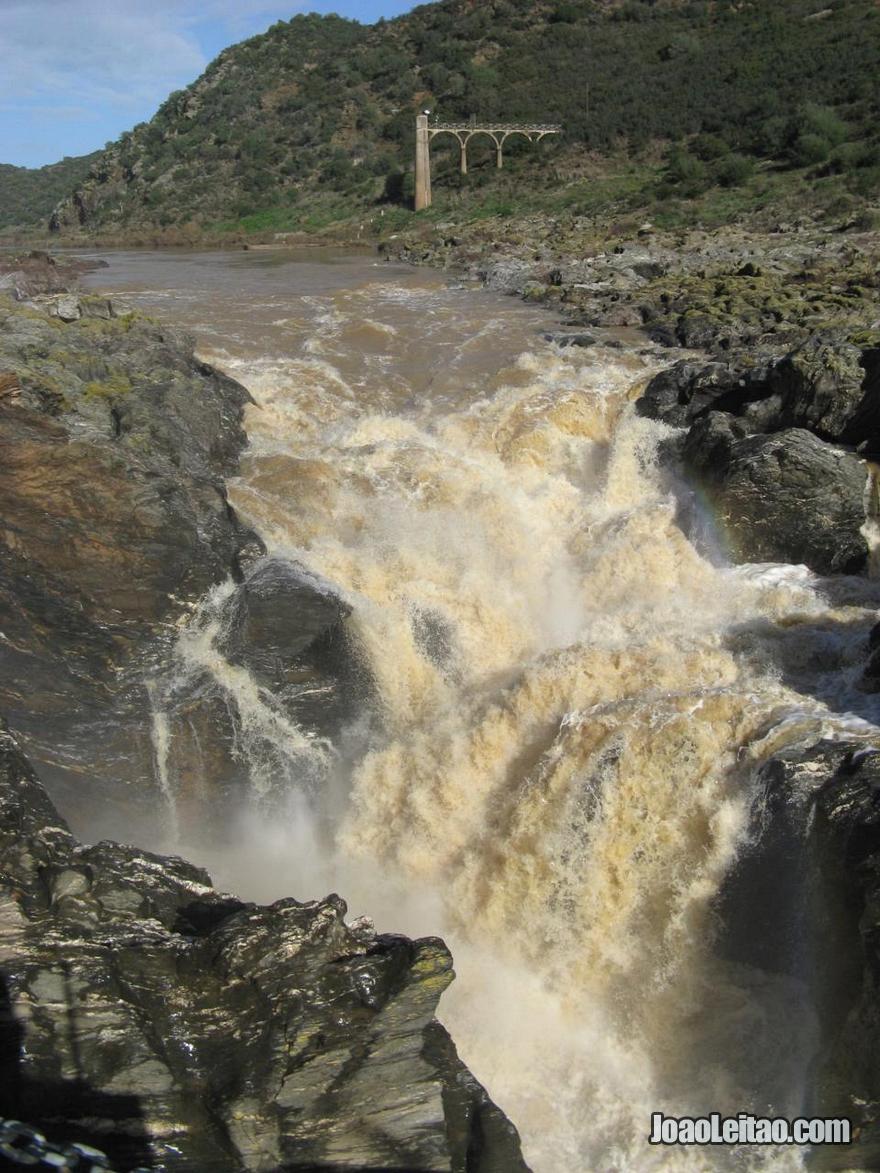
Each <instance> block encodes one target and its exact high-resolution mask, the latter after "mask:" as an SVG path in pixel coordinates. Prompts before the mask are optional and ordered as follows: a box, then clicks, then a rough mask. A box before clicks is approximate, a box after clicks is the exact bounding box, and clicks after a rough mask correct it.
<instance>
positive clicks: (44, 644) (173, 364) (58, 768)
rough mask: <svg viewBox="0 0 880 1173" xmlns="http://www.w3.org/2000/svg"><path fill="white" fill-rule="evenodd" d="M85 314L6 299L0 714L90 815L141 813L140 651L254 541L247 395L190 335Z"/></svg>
mask: <svg viewBox="0 0 880 1173" xmlns="http://www.w3.org/2000/svg"><path fill="white" fill-rule="evenodd" d="M93 303H94V306H95V308H97V309H99V310H100V309H101V308H102V307H106V305H107V303H106V300H105V299H101V298H95V299H91V298H88V297H85V296H82V297H80V298H78V305H79V306H80V307H81V313H80V316H79V317H76V318H72V319H71V320H65V317H59V316H57V315H53V314H52V313H51V310H50V309H47V308H38V307H37V306H35V305H33V304H32V305H16V304H15V303H14V302H12V301H11V300H10V299H3V298H0V369H2V370H3V372H4V377H5V380H6V382H7V385H12V383H11V381H12V380H14V384H15V394H14V395H12V394H11V395H8V396H0V517H2V525H0V610H2V617H3V618H2V625H0V629H2V631H3V639H2V641H0V711H3V712H5V713H6V715H7V717H8V719H9V721H10V723H11V725H12V726H13V728H14V729H16V730H17V731H18V732H19V733H20V734H21V735H22V736H24V738H25V740H26V744H27V748H28V752H29V753H30V754H31V755H32V757H33V759H34V760H35V761H36V762H37V763H38V764H39V766H40V769H41V770H42V771H43V776H44V779H45V780H46V782H47V783H48V784H49V785H50V786H51V787H52V789H53V793H54V795H55V797H56V798H57V799H58V800H59V801H61V802H62V803H63V805H65V807H66V808H68V809H77V810H78V811H81V812H82V813H83V817H84V818H85V817H86V813H85V804H86V803H94V804H95V805H96V806H97V808H98V809H99V810H104V811H108V810H109V809H111V808H112V807H113V806H114V804H115V803H119V802H123V803H127V802H130V801H131V799H132V798H135V800H136V801H142V802H143V803H144V805H145V806H147V807H148V806H149V804H150V802H151V797H150V796H151V793H152V790H153V787H154V782H153V777H154V768H153V750H152V747H151V744H150V716H149V712H148V709H149V705H148V697H147V695H146V692H145V690H144V687H143V684H142V668H143V661H144V660H146V661H147V663H149V662H150V657H151V655H153V654H154V653H151V652H149V651H148V650H147V649H148V648H149V647H152V648H157V647H158V644H159V643H161V642H162V640H165V642H166V643H167V642H169V641H170V640H171V639H172V638H173V632H174V629H173V624H174V623H175V621H176V620H177V619H179V618H180V617H181V615H182V614H184V613H185V610H186V608H187V607H188V605H190V604H191V603H192V602H193V601H195V600H196V599H198V598H199V597H200V596H201V595H202V594H203V593H204V592H205V591H206V590H207V589H208V588H209V587H210V586H212V585H213V584H214V583H217V582H219V581H222V580H223V579H225V578H226V577H227V576H229V575H233V576H236V575H237V576H239V577H240V568H239V557H240V555H241V553H242V552H243V551H244V550H245V549H246V548H247V547H248V545H249V544H251V545H252V544H253V542H254V541H255V540H257V539H255V536H254V535H253V534H252V533H251V532H250V531H248V530H247V529H246V528H245V527H244V526H243V525H242V524H241V523H240V522H239V520H238V518H237V517H236V515H235V513H234V511H233V510H232V508H231V506H230V504H229V502H228V500H227V497H226V490H225V485H224V477H225V476H226V475H229V474H230V473H232V472H234V471H235V470H236V468H237V462H238V454H239V452H240V450H241V448H242V447H243V445H244V443H245V434H244V430H243V427H242V417H243V412H244V407H245V404H246V403H247V402H248V401H249V396H248V393H247V392H246V391H245V390H244V388H243V387H241V386H239V385H238V384H236V383H234V382H233V381H232V380H231V379H227V378H226V377H225V376H222V375H220V374H218V373H217V372H215V371H213V370H212V369H211V368H209V367H207V366H205V365H204V364H202V363H200V362H199V361H198V360H197V359H196V358H195V357H194V356H193V349H192V342H191V340H189V339H188V338H187V337H186V336H185V335H182V334H180V333H178V332H177V331H174V330H169V329H166V328H163V327H160V326H158V325H156V324H155V323H152V322H150V321H148V320H146V319H143V318H139V317H136V316H134V315H121V316H115V315H114V316H112V317H108V316H104V315H103V313H99V314H97V315H92V314H91V313H90V310H91V308H93ZM66 317H70V315H66ZM155 654H158V652H156V653H155ZM83 776H87V777H88V778H89V794H88V795H84V794H82V793H81V789H82V787H81V782H82V778H83ZM126 783H128V784H129V787H130V789H129V791H128V793H127V794H125V793H123V791H124V790H126V789H127V788H126V786H125V784H126Z"/></svg>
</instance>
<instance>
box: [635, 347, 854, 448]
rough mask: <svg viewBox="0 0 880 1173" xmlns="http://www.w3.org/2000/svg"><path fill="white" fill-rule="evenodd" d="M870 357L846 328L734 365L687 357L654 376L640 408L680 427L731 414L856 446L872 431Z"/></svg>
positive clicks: (754, 426) (758, 427)
mask: <svg viewBox="0 0 880 1173" xmlns="http://www.w3.org/2000/svg"><path fill="white" fill-rule="evenodd" d="M866 354H867V352H865V353H864V354H863V352H862V351H860V350H859V348H858V347H857V346H854V345H853V344H852V343H851V342H848V341H847V340H846V338H845V337H842V336H841V335H840V334H839V333H837V332H834V331H824V332H820V333H817V334H814V335H812V336H810V337H809V338H807V339H806V341H805V342H803V343H802V344H801V345H800V346H798V347H797V348H796V349H795V350H792V351H790V352H789V353H788V354H785V355H783V356H782V357H781V358H780V357H775V358H773V357H770V356H766V357H764V356H762V355H761V354H760V353H753V354H750V355H748V356H747V357H746V356H741V357H739V358H738V359H735V360H731V361H728V362H717V361H714V362H693V361H687V360H684V361H680V362H677V363H675V364H674V365H673V366H672V367H670V368H669V369H668V370H665V371H661V372H660V374H659V375H656V376H655V377H654V378H653V379H652V380H651V381H650V383H649V384H648V386H647V387H646V389H645V392H644V394H643V395H642V397H641V398H640V399H639V401H638V404H637V411H638V413H639V414H640V415H644V416H647V417H648V418H649V419H659V420H663V422H664V423H668V424H672V425H673V426H674V427H686V426H688V425H690V424H692V423H693V422H694V421H695V420H698V419H700V418H701V417H702V416H704V415H705V414H706V413H707V412H709V411H726V412H730V413H732V414H733V415H737V416H740V417H742V418H743V419H745V420H746V421H747V422H748V423H749V425H750V427H751V430H752V431H762V432H775V431H780V430H782V429H783V428H805V429H806V430H807V431H810V432H813V433H815V434H816V435H817V436H819V438H820V439H823V440H830V441H835V442H837V441H839V442H845V443H848V444H857V443H859V441H860V440H862V439H864V438H865V431H866V429H865V427H864V425H862V424H860V422H859V421H860V415H863V412H864V406H863V405H864V401H865V399H866V398H867V396H868V388H867V377H866V371H865V367H864V365H863V364H864V363H865V362H866V361H867V360H866V357H865V356H866ZM871 399H873V396H871Z"/></svg>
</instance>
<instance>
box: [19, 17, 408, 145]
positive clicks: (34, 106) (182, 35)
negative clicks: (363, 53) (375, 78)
mask: <svg viewBox="0 0 880 1173" xmlns="http://www.w3.org/2000/svg"><path fill="white" fill-rule="evenodd" d="M413 7H415V3H414V0H302V2H300V0H288V2H287V3H282V4H279V3H277V0H201V2H200V3H199V2H197V0H0V61H2V62H3V81H4V85H3V88H2V91H0V163H15V164H16V165H18V166H20V167H41V166H42V165H43V164H44V163H55V162H57V160H59V159H61V158H63V157H64V156H65V155H85V154H88V152H89V151H94V150H97V149H98V148H99V147H103V146H104V144H105V143H106V142H108V141H110V140H111V139H115V138H116V137H117V136H118V135H119V134H121V133H122V131H124V130H128V129H130V128H131V127H132V126H134V125H135V124H136V123H138V122H143V121H144V120H145V119H147V118H150V117H151V116H152V115H153V114H154V113H155V112H156V109H157V107H158V106H159V105H160V103H161V102H162V101H163V100H164V99H165V98H166V97H167V96H168V94H169V93H170V92H171V91H172V90H176V89H180V88H181V86H185V85H187V84H188V83H189V82H191V81H194V80H195V78H196V77H198V75H199V74H200V73H201V72H202V70H203V69H204V68H205V66H206V65H207V64H208V62H209V61H210V60H211V59H212V58H213V57H216V55H217V54H218V53H219V52H220V50H221V49H223V48H225V47H226V46H227V45H231V44H233V43H234V42H236V41H240V40H243V39H244V38H245V37H251V36H253V35H254V34H255V33H260V32H263V31H264V30H265V29H267V28H268V27H269V25H270V24H274V23H275V21H277V20H289V19H290V18H291V17H292V16H294V15H295V14H296V13H297V12H322V13H325V12H338V13H339V14H340V15H341V16H347V17H350V18H353V19H355V20H359V21H361V22H363V23H369V22H372V21H374V20H378V19H379V17H381V16H384V17H392V16H399V15H400V13H402V12H407V11H409V9H411V8H413Z"/></svg>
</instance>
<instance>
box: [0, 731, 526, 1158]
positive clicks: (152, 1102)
mask: <svg viewBox="0 0 880 1173" xmlns="http://www.w3.org/2000/svg"><path fill="white" fill-rule="evenodd" d="M0 929H2V932H0V941H2V944H0V1073H2V1076H3V1079H2V1082H0V1115H4V1116H7V1117H10V1116H12V1117H15V1118H17V1119H20V1120H24V1121H26V1122H27V1123H29V1124H31V1125H33V1126H36V1127H37V1128H38V1129H39V1130H40V1131H41V1132H42V1133H43V1134H44V1135H45V1136H47V1137H48V1139H49V1140H50V1141H51V1142H53V1143H55V1144H61V1143H66V1142H72V1141H78V1142H85V1143H89V1144H92V1145H95V1146H96V1147H98V1148H100V1149H101V1150H102V1151H104V1152H105V1153H107V1155H108V1156H109V1157H110V1159H111V1161H112V1162H113V1164H114V1167H117V1168H126V1169H128V1168H131V1167H132V1166H134V1165H136V1164H137V1165H141V1166H148V1167H150V1168H153V1167H161V1168H162V1169H165V1170H167V1171H168V1173H251V1171H252V1173H267V1171H269V1170H277V1169H281V1168H284V1169H289V1170H295V1169H303V1170H306V1169H318V1168H320V1169H337V1170H358V1171H359V1173H368V1171H369V1170H375V1171H376V1173H379V1171H380V1170H382V1171H387V1170H390V1169H401V1170H402V1169H406V1170H410V1171H412V1173H528V1170H527V1167H526V1165H525V1163H524V1161H523V1159H522V1156H521V1153H520V1147H519V1140H518V1137H517V1134H516V1130H515V1128H514V1127H513V1125H512V1124H511V1123H510V1122H509V1121H508V1120H507V1119H506V1117H505V1116H504V1115H503V1114H502V1113H501V1111H500V1110H499V1109H498V1108H497V1107H496V1106H495V1105H494V1104H493V1103H492V1101H491V1100H490V1099H489V1097H488V1095H487V1094H486V1092H485V1090H484V1089H483V1088H482V1086H481V1085H480V1084H479V1083H478V1082H477V1080H476V1079H475V1078H474V1077H473V1075H472V1074H471V1073H470V1072H469V1071H468V1070H467V1068H466V1067H465V1066H464V1065H463V1064H462V1062H461V1061H460V1060H459V1058H458V1056H457V1054H456V1051H455V1047H454V1044H453V1043H452V1040H451V1039H450V1038H449V1035H448V1034H447V1033H446V1031H445V1030H444V1029H443V1027H442V1026H441V1025H440V1024H439V1023H438V1022H437V1020H436V1018H435V1011H436V1008H437V1003H438V1000H439V998H440V995H441V993H442V992H443V990H444V989H445V988H446V987H447V986H448V985H449V983H450V982H451V981H452V978H453V972H452V959H451V957H450V955H449V951H448V950H447V949H446V947H445V945H444V944H443V942H442V941H441V940H439V939H437V938H425V939H422V940H417V941H411V940H409V939H407V938H405V937H400V936H391V935H383V934H377V933H376V932H375V931H374V930H373V927H372V925H371V924H370V923H369V922H367V921H364V920H360V921H356V922H354V923H352V924H349V923H347V922H346V906H345V903H344V902H343V901H342V900H341V899H340V898H339V897H338V896H335V895H332V896H329V897H327V899H325V900H315V901H311V902H309V903H305V904H303V903H299V902H298V901H296V900H293V899H283V900H279V901H277V902H276V903H275V904H272V905H271V906H269V907H259V906H257V905H254V904H249V903H246V902H244V901H242V900H239V899H236V898H235V897H232V896H229V895H224V894H222V893H219V892H217V891H215V890H214V889H213V887H212V886H211V881H210V878H209V876H208V875H207V874H206V873H205V872H204V871H203V870H201V869H200V868H197V867H193V866H192V865H191V864H188V863H186V862H184V861H183V860H181V859H174V858H163V857H161V856H157V855H152V854H150V853H148V852H144V851H139V850H138V849H136V848H133V847H125V846H121V845H119V844H116V843H110V842H102V843H98V844H97V845H95V846H92V847H83V846H81V845H80V844H78V843H77V842H76V840H75V839H74V838H73V836H72V835H71V834H70V832H69V831H68V829H67V827H66V826H65V824H64V822H63V820H62V819H61V818H60V816H59V815H58V813H57V812H56V811H55V809H54V808H53V806H52V804H51V803H50V802H49V800H48V798H47V796H46V794H45V792H44V790H43V788H42V787H41V786H40V784H39V782H38V781H37V779H36V777H35V775H34V773H33V771H32V770H31V769H30V767H29V765H28V763H27V761H26V760H25V759H24V757H23V756H22V754H21V752H20V750H19V748H18V746H17V744H16V743H15V741H14V739H13V738H12V737H11V736H10V734H9V733H8V731H7V730H6V729H5V727H2V726H0Z"/></svg>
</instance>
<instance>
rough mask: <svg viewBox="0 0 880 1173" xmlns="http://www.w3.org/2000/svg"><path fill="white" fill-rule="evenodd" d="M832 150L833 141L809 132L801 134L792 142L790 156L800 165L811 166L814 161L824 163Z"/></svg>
mask: <svg viewBox="0 0 880 1173" xmlns="http://www.w3.org/2000/svg"><path fill="white" fill-rule="evenodd" d="M830 150H831V143H830V142H829V141H828V139H827V138H822V136H821V135H818V134H812V133H810V132H807V133H805V134H799V135H798V137H797V138H796V139H795V141H794V143H793V144H792V147H791V150H790V152H789V158H790V159H791V161H792V162H793V163H794V164H795V165H796V166H798V167H809V166H810V165H811V164H814V163H824V162H825V160H826V159H827V158H828V153H829V151H830Z"/></svg>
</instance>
